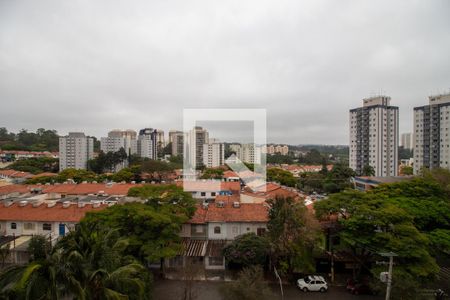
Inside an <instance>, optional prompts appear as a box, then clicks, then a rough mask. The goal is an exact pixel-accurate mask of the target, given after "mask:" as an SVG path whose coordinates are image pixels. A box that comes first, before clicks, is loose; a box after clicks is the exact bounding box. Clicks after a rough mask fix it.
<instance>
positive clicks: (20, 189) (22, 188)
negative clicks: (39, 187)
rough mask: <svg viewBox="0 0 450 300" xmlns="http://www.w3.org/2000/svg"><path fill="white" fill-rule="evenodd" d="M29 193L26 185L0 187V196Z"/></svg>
mask: <svg viewBox="0 0 450 300" xmlns="http://www.w3.org/2000/svg"><path fill="white" fill-rule="evenodd" d="M29 191H30V190H29V188H28V187H27V186H26V185H22V184H11V185H4V186H0V195H8V194H11V193H19V194H26V193H28V192H29Z"/></svg>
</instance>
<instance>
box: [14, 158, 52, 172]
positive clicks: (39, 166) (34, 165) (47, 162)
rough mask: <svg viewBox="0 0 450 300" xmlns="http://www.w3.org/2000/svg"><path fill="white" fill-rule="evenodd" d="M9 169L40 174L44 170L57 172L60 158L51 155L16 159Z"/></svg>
mask: <svg viewBox="0 0 450 300" xmlns="http://www.w3.org/2000/svg"><path fill="white" fill-rule="evenodd" d="M8 169H13V170H16V171H22V172H30V173H33V174H39V173H42V172H53V173H56V172H58V170H59V160H58V159H57V158H51V157H37V158H27V159H20V160H16V161H15V162H13V163H12V164H10V165H9V166H8Z"/></svg>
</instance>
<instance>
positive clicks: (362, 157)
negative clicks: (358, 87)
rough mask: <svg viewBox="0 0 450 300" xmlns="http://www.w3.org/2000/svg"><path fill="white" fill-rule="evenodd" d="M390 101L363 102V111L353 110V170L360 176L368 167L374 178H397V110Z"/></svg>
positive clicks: (351, 157) (385, 98) (383, 97)
mask: <svg viewBox="0 0 450 300" xmlns="http://www.w3.org/2000/svg"><path fill="white" fill-rule="evenodd" d="M390 101H391V98H390V97H387V96H377V97H372V98H367V99H363V107H358V108H355V109H351V110H350V149H349V151H350V153H349V158H350V168H352V169H353V170H355V172H356V173H357V174H358V175H361V174H362V171H363V169H364V167H365V166H367V165H368V166H371V167H373V169H374V170H375V176H379V177H383V176H397V174H398V142H399V141H398V115H399V114H398V107H395V106H391V105H390Z"/></svg>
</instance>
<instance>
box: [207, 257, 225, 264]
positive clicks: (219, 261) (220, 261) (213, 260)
mask: <svg viewBox="0 0 450 300" xmlns="http://www.w3.org/2000/svg"><path fill="white" fill-rule="evenodd" d="M209 265H210V266H222V265H223V257H213V256H212V257H210V258H209Z"/></svg>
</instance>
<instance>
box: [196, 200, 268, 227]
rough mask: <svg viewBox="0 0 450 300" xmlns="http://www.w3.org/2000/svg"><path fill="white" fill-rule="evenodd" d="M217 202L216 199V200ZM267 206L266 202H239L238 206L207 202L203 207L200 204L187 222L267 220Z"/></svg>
mask: <svg viewBox="0 0 450 300" xmlns="http://www.w3.org/2000/svg"><path fill="white" fill-rule="evenodd" d="M216 203H217V201H216ZM268 213H269V208H268V207H267V205H266V204H256V203H240V206H239V207H238V208H235V207H233V205H232V203H226V204H225V207H223V208H222V207H217V206H216V204H214V203H211V204H209V206H208V208H207V209H205V208H203V207H202V206H201V205H198V206H197V210H196V212H195V214H194V216H193V217H192V218H191V220H190V221H189V223H192V224H204V223H208V222H267V221H268V220H269V214H268Z"/></svg>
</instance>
